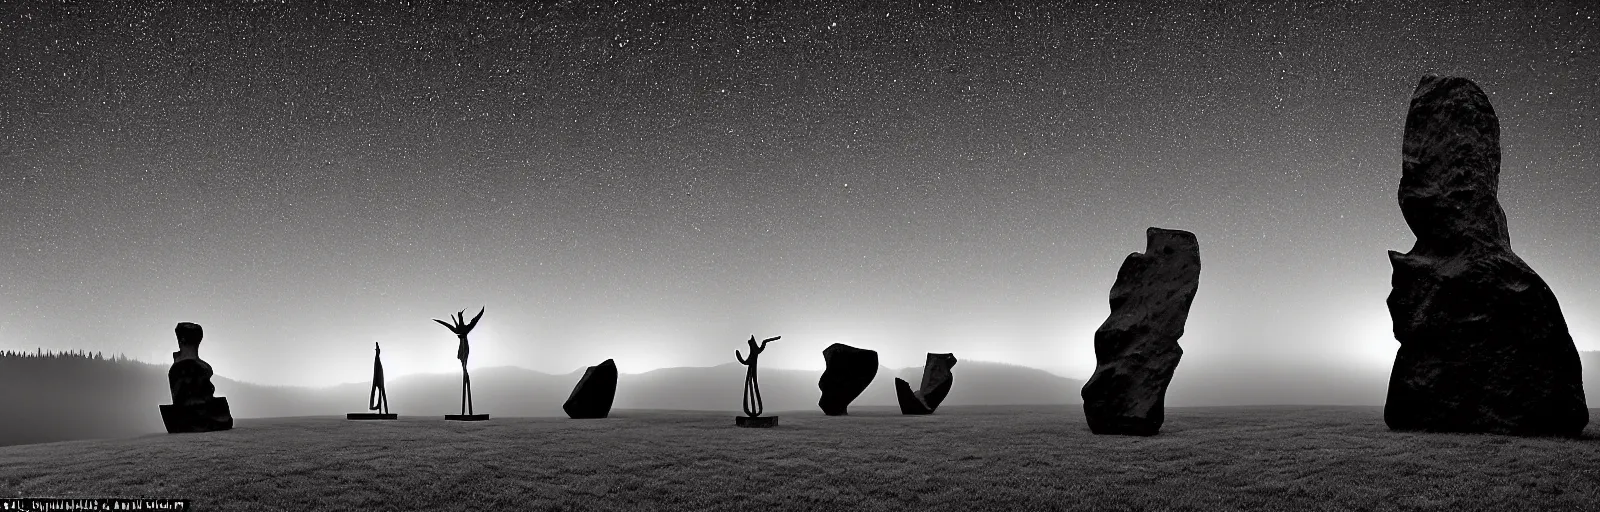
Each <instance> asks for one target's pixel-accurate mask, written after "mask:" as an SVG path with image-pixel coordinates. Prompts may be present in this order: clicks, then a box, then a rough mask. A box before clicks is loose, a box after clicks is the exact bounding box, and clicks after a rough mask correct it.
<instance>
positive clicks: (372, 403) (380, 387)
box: [344, 343, 400, 420]
mask: <svg viewBox="0 0 1600 512" xmlns="http://www.w3.org/2000/svg"><path fill="white" fill-rule="evenodd" d="M367 410H369V411H378V412H352V413H350V414H346V415H345V416H344V417H345V419H350V420H393V419H399V418H400V416H399V415H397V414H390V413H389V388H388V387H386V386H385V385H384V382H383V347H380V346H378V344H377V343H373V344H372V389H371V391H369V392H368V393H367Z"/></svg>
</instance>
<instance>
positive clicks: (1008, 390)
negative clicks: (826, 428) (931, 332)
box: [0, 357, 1082, 446]
mask: <svg viewBox="0 0 1600 512" xmlns="http://www.w3.org/2000/svg"><path fill="white" fill-rule="evenodd" d="M920 372H921V368H907V369H903V370H899V371H894V370H891V369H889V368H886V367H881V366H880V367H879V371H878V374H877V375H876V376H875V377H874V379H873V382H872V384H871V385H870V386H868V388H867V390H866V391H865V392H863V393H862V396H861V397H859V398H857V399H856V400H855V402H854V403H853V405H881V406H892V405H896V404H897V403H898V402H897V401H896V398H895V394H894V377H896V376H900V377H904V378H906V379H907V380H910V381H913V382H915V381H916V379H917V378H918V376H919V374H920ZM744 374H745V367H744V366H742V365H739V364H737V363H728V364H724V365H719V366H712V367H690V368H662V369H658V370H653V371H649V372H644V373H639V374H622V375H620V376H619V377H618V382H617V396H616V400H615V402H614V404H613V408H614V409H678V410H703V411H722V412H726V413H728V414H739V411H740V401H741V398H742V393H743V387H742V384H743V382H744ZM582 376H583V372H582V371H581V370H576V371H574V372H572V373H568V374H564V375H551V374H547V373H542V372H537V371H533V370H528V369H524V368H519V367H510V366H501V367H490V368H476V369H473V370H472V384H473V385H472V393H473V405H474V410H475V412H479V413H488V414H490V415H491V416H565V413H564V412H563V411H562V410H561V404H562V403H563V402H565V401H566V399H567V395H568V394H570V393H571V391H572V387H573V385H575V384H577V382H578V379H579V378H581V377H582ZM821 376H822V372H821V371H808V370H788V369H778V368H763V369H761V392H762V398H763V400H764V402H765V404H766V410H767V411H769V414H771V413H776V412H779V411H810V412H816V413H817V414H821V412H820V411H819V410H818V409H817V405H816V404H817V400H818V399H819V398H821V396H822V392H821V390H820V389H819V388H818V387H817V381H818V380H819V379H820V378H821ZM955 378H956V385H955V387H954V389H953V390H952V391H951V393H950V396H949V398H947V399H946V401H945V403H946V404H952V405H984V404H993V405H1001V404H1017V405H1026V404H1069V403H1076V402H1077V401H1078V398H1077V397H1078V395H1077V389H1078V388H1079V387H1081V386H1082V382H1080V381H1076V380H1073V379H1067V378H1064V377H1060V376H1056V375H1054V374H1050V373H1048V372H1045V371H1043V370H1037V369H1033V368H1027V367H1022V366H1014V365H1006V364H1000V363H987V362H980V361H963V362H962V363H960V364H959V365H957V367H956V371H955ZM212 383H213V384H215V385H216V388H217V392H216V394H217V396H225V397H227V398H228V403H229V405H230V407H231V408H232V412H233V415H234V417H235V418H263V417H286V416H324V415H339V414H344V413H348V412H364V411H366V405H367V395H368V389H369V387H370V385H371V384H370V383H367V382H359V383H348V384H340V385H335V386H329V387H320V388H309V387H294V386H264V385H258V384H251V383H245V382H239V381H235V380H232V379H228V378H226V377H221V376H218V377H214V378H213V379H212ZM387 388H388V394H389V404H390V409H391V411H392V412H395V413H397V414H400V415H402V416H439V415H443V414H454V413H456V412H458V411H459V410H460V403H461V375H460V374H458V373H439V374H413V375H404V376H394V377H390V378H389V379H388V382H387ZM0 392H3V394H0V410H3V411H5V417H6V418H7V419H6V421H3V422H0V446H4V445H10V444H24V443H38V442H51V441H62V440H71V439H84V438H94V437H119V436H127V435H138V434H145V433H155V432H162V431H163V428H162V426H161V417H160V413H159V410H158V408H157V406H158V405H159V404H165V403H169V402H170V401H171V400H170V398H171V396H170V392H169V390H168V389H167V367H166V366H164V365H156V364H150V363H143V362H138V361H112V360H96V359H93V358H77V357H68V358H49V359H43V358H0Z"/></svg>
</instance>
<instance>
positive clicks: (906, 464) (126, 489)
mask: <svg viewBox="0 0 1600 512" xmlns="http://www.w3.org/2000/svg"><path fill="white" fill-rule="evenodd" d="M1597 412H1600V411H1597ZM778 414H779V415H780V416H781V417H782V420H781V421H782V425H781V426H780V427H779V428H776V429H770V430H762V429H741V428H736V427H734V426H733V416H734V414H731V413H728V414H721V413H708V412H676V411H665V412H655V411H616V412H615V413H614V415H613V417H612V418H609V419H604V420H568V419H565V418H495V419H492V420H490V421H488V422H485V423H447V422H445V421H443V420H442V419H437V418H436V417H427V418H422V417H409V418H401V420H400V421H397V422H351V421H345V420H344V419H342V418H334V417H306V418H274V419H256V420H240V421H239V422H238V425H237V427H236V428H235V429H234V430H232V431H228V432H218V433H210V434H190V435H151V436H143V437H137V438H127V439H107V440H94V441H74V442H63V443H51V444H40V445H25V446H13V447H6V448H0V496H31V497H40V496H59V497H171V498H190V499H192V500H194V501H195V502H196V505H197V508H198V509H200V510H329V511H343V510H423V509H427V510H491V509H508V510H510V509H537V510H847V509H854V510H1237V509H1275V510H1597V509H1600V428H1597V427H1595V426H1593V425H1591V426H1590V427H1589V430H1588V431H1586V435H1585V437H1584V438H1582V439H1525V438H1514V437H1504V436H1492V435H1453V434H1414V433H1397V432H1390V431H1389V430H1387V429H1386V428H1384V426H1383V421H1382V410H1381V409H1380V408H1377V407H1316V406H1306V407H1300V406H1293V407H1291V406H1282V407H1207V408H1173V409H1169V410H1168V412H1167V424H1166V427H1165V428H1164V430H1163V432H1162V434H1161V435H1159V436H1156V437H1151V438H1134V437H1111V436H1095V435H1093V434H1090V433H1089V431H1088V429H1087V428H1086V427H1085V426H1084V422H1083V416H1082V412H1081V409H1080V408H1079V407H1077V406H1055V407H949V408H942V409H940V410H939V413H938V414H936V415H933V416H922V417H914V416H901V415H899V414H898V411H895V410H891V409H889V408H852V415H851V416H847V417H826V416H823V415H822V414H821V413H819V412H815V411H804V412H783V413H778ZM1595 417H1596V418H1597V419H1600V414H1597V415H1595Z"/></svg>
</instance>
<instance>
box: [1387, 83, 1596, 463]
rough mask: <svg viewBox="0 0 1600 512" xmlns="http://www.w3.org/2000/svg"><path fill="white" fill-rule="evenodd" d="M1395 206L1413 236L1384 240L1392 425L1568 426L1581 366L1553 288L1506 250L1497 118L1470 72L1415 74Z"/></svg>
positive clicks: (1522, 429)
mask: <svg viewBox="0 0 1600 512" xmlns="http://www.w3.org/2000/svg"><path fill="white" fill-rule="evenodd" d="M1402 151H1403V153H1404V163H1403V168H1402V174H1401V177H1400V191H1399V200H1400V212H1401V214H1402V215H1403V216H1404V217H1405V221H1406V224H1407V225H1408V226H1410V227H1411V231H1412V233H1414V234H1415V235H1416V237H1417V241H1416V243H1415V245H1413V246H1412V248H1411V251H1410V252H1407V253H1405V254H1400V253H1397V252H1394V251H1390V252H1389V261H1390V263H1391V265H1392V266H1393V267H1394V274H1393V279H1392V285H1393V286H1394V289H1393V291H1392V292H1391V293H1390V294H1389V298H1388V301H1387V302H1388V306H1389V315H1390V317H1391V319H1392V320H1393V321H1394V335H1395V339H1396V340H1398V341H1399V342H1400V349H1399V351H1398V352H1397V353H1396V354H1395V361H1394V370H1393V372H1392V373H1391V375H1390V378H1389V394H1388V399H1387V400H1386V402H1385V403H1384V409H1383V418H1384V422H1385V423H1387V424H1388V425H1389V428H1391V429H1395V430H1424V431H1438V432H1488V433H1500V434H1513V435H1563V436H1576V435H1578V434H1579V433H1581V432H1582V431H1583V428H1584V426H1585V425H1587V424H1588V422H1589V411H1588V405H1587V404H1586V402H1585V398H1584V393H1583V369H1582V366H1581V363H1580V361H1579V359H1578V351H1577V348H1576V347H1575V346H1574V345H1573V342H1572V336H1571V335H1570V334H1569V333H1568V331H1567V324H1566V320H1565V319H1564V318H1563V317H1562V314H1561V307H1560V305H1559V304H1558V303H1557V302H1556V297H1555V294H1554V293H1552V292H1551V290H1550V287H1549V286H1548V285H1546V284H1545V282H1544V280H1543V279H1541V278H1540V277H1539V275H1538V274H1537V273H1535V272H1534V271H1533V269H1532V268H1530V267H1529V266H1528V264H1527V263H1525V262H1523V261H1522V258H1520V257H1518V256H1517V254H1516V253H1515V252H1512V250H1511V236H1510V233H1509V230H1508V229H1507V224H1506V216H1505V211H1504V210H1502V209H1501V207H1500V201H1499V182H1500V122H1499V119H1498V118H1497V117H1496V116H1495V112H1494V108H1493V107H1491V106H1490V105H1489V99H1488V97H1487V96H1486V95H1485V94H1484V93H1483V90H1481V89H1479V88H1478V86H1477V85H1476V84H1474V83H1473V82H1472V81H1471V80H1467V79H1465V78H1458V77H1441V76H1425V77H1423V78H1422V81H1421V83H1419V84H1418V85H1417V88H1416V91H1415V92H1413V93H1412V96H1411V107H1410V111H1409V112H1408V114H1407V116H1406V128H1405V139H1404V145H1403V149H1402Z"/></svg>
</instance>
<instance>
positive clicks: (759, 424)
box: [733, 416, 778, 428]
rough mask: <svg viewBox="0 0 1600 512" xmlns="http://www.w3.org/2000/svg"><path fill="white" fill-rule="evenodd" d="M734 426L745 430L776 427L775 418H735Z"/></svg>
mask: <svg viewBox="0 0 1600 512" xmlns="http://www.w3.org/2000/svg"><path fill="white" fill-rule="evenodd" d="M733 419H734V424H735V425H738V426H741V427H745V428H768V427H776V426H778V417H777V416H756V417H750V416H737V417H735V418H733Z"/></svg>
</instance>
